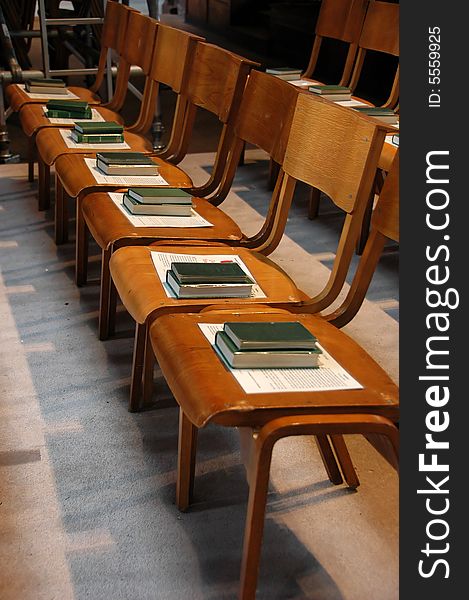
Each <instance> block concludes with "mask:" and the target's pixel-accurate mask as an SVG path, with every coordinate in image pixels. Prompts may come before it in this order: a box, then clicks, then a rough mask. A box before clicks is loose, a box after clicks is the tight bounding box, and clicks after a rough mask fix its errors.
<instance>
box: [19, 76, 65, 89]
mask: <svg viewBox="0 0 469 600" xmlns="http://www.w3.org/2000/svg"><path fill="white" fill-rule="evenodd" d="M26 83H29V85H33V86H35V85H39V86H41V87H62V88H64V87H66V84H65V81H64V80H63V79H47V78H45V79H29V80H28V81H27V82H26Z"/></svg>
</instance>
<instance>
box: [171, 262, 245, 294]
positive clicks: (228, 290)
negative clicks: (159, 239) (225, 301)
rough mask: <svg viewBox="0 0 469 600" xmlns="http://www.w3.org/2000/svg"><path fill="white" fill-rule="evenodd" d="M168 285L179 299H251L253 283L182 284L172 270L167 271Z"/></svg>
mask: <svg viewBox="0 0 469 600" xmlns="http://www.w3.org/2000/svg"><path fill="white" fill-rule="evenodd" d="M166 283H167V285H168V286H169V287H170V288H171V289H172V290H173V291H174V293H175V294H176V296H177V297H178V298H249V296H250V295H251V292H252V285H253V284H252V283H247V282H245V283H231V282H229V283H212V282H211V283H184V284H182V283H180V282H179V281H178V280H177V279H176V278H175V277H174V275H173V272H172V270H171V269H169V270H168V271H166Z"/></svg>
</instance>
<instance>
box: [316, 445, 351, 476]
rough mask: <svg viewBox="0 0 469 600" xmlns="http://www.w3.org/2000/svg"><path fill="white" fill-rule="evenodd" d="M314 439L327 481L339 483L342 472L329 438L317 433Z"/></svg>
mask: <svg viewBox="0 0 469 600" xmlns="http://www.w3.org/2000/svg"><path fill="white" fill-rule="evenodd" d="M315 440H316V444H317V447H318V450H319V454H320V455H321V458H322V462H323V463H324V467H325V469H326V472H327V476H328V477H329V481H330V482H331V483H333V484H334V485H340V484H341V483H343V481H344V480H343V479H342V474H341V472H340V469H339V466H338V465H337V461H336V459H335V456H334V452H333V451H332V448H331V445H330V443H329V438H328V437H327V435H317V436H316V437H315Z"/></svg>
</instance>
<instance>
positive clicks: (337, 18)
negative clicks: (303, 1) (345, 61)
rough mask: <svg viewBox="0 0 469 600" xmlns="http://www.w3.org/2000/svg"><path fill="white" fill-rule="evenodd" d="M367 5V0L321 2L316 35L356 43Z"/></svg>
mask: <svg viewBox="0 0 469 600" xmlns="http://www.w3.org/2000/svg"><path fill="white" fill-rule="evenodd" d="M367 5H368V2H367V0H322V3H321V10H320V12H319V16H318V20H317V23H316V35H320V36H322V37H327V38H333V39H336V40H342V41H344V42H350V43H357V42H358V39H359V37H360V32H361V28H362V25H363V20H364V18H365V13H366V9H367Z"/></svg>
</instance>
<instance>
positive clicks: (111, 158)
mask: <svg viewBox="0 0 469 600" xmlns="http://www.w3.org/2000/svg"><path fill="white" fill-rule="evenodd" d="M96 160H100V161H101V162H102V163H104V164H105V165H152V166H156V165H155V163H154V162H153V161H152V159H151V157H150V156H147V155H146V154H143V152H98V153H97V154H96Z"/></svg>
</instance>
